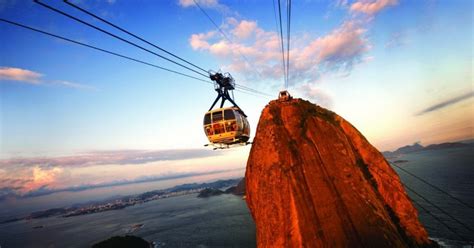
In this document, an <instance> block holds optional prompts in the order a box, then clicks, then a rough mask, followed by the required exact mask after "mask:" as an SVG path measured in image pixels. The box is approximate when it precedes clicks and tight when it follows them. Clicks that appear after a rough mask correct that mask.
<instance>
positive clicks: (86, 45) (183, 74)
mask: <svg viewBox="0 0 474 248" xmlns="http://www.w3.org/2000/svg"><path fill="white" fill-rule="evenodd" d="M0 21H2V22H5V23H9V24H11V25H15V26H18V27H22V28H24V29H28V30H31V31H34V32H37V33H42V34H45V35H48V36H51V37H54V38H57V39H61V40H64V41H68V42H71V43H74V44H77V45H80V46H84V47H88V48H91V49H94V50H97V51H101V52H104V53H108V54H111V55H114V56H117V57H120V58H124V59H127V60H131V61H135V62H137V63H141V64H144V65H148V66H151V67H155V68H158V69H160V70H164V71H168V72H171V73H175V74H179V75H181V76H185V77H188V78H192V79H196V80H199V81H201V82H205V83H209V84H212V82H210V81H206V80H204V79H201V78H197V77H194V76H191V75H187V74H185V73H181V72H178V71H175V70H171V69H168V68H165V67H161V66H158V65H154V64H151V63H148V62H145V61H143V60H139V59H135V58H132V57H128V56H126V55H122V54H119V53H116V52H112V51H109V50H106V49H103V48H99V47H96V46H92V45H88V44H85V43H82V42H79V41H76V40H72V39H69V38H66V37H63V36H59V35H56V34H52V33H49V32H46V31H43V30H39V29H36V28H33V27H29V26H26V25H23V24H20V23H17V22H14V21H9V20H6V19H3V18H0Z"/></svg>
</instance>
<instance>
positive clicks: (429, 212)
mask: <svg viewBox="0 0 474 248" xmlns="http://www.w3.org/2000/svg"><path fill="white" fill-rule="evenodd" d="M371 168H372V169H376V170H377V171H379V172H382V173H384V174H385V175H387V176H388V177H389V178H390V182H389V183H390V184H392V185H393V186H395V188H397V187H398V186H396V185H394V184H393V183H392V181H393V180H395V181H399V182H400V184H402V185H403V186H404V187H405V188H407V189H408V190H409V191H411V192H413V193H414V194H415V195H417V196H418V197H420V198H421V199H423V200H425V201H426V202H427V203H429V204H430V205H431V206H434V207H435V208H437V209H438V210H440V211H441V212H443V213H445V214H446V212H445V211H444V210H442V209H440V208H439V207H438V206H437V205H436V204H434V203H433V202H431V201H430V200H428V199H426V198H425V197H423V196H422V195H421V194H419V193H418V192H416V191H415V190H414V189H412V188H410V187H408V186H407V185H406V184H404V183H403V182H402V181H401V180H399V179H398V178H397V179H394V177H393V176H392V175H390V174H388V172H386V171H385V170H382V169H380V168H378V167H371ZM399 192H401V193H404V192H402V191H399ZM412 201H413V202H414V203H415V204H416V205H418V206H419V207H420V208H421V209H422V210H424V211H425V212H426V213H427V214H429V215H430V216H431V217H433V218H434V219H435V220H437V221H438V222H440V223H441V224H443V226H445V227H446V228H447V229H448V230H449V231H451V232H452V233H454V234H455V235H457V236H458V237H459V238H461V239H462V240H463V241H465V242H468V243H469V242H470V241H469V240H468V239H467V238H466V237H464V236H462V235H461V234H459V233H458V232H457V231H455V230H454V229H453V228H452V227H450V226H449V225H448V224H447V223H446V222H444V221H443V220H442V219H441V218H439V217H438V216H436V215H434V213H432V212H431V211H429V210H428V209H426V208H425V207H423V206H422V205H421V204H420V203H419V202H416V201H415V200H413V199H412ZM446 215H448V216H451V215H450V214H446ZM451 217H452V216H451ZM452 218H454V217H452ZM454 219H455V218H454ZM456 222H458V221H456ZM458 223H459V222H458ZM460 224H461V225H462V226H464V227H466V226H465V224H463V223H460ZM467 229H469V230H471V229H470V228H469V227H468V228H467Z"/></svg>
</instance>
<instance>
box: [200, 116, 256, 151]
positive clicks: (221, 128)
mask: <svg viewBox="0 0 474 248" xmlns="http://www.w3.org/2000/svg"><path fill="white" fill-rule="evenodd" d="M204 133H205V134H206V136H207V138H208V139H209V142H211V144H219V145H233V144H241V143H247V141H248V140H249V137H250V125H249V122H248V121H247V118H245V116H244V115H243V114H242V113H241V112H240V109H239V108H237V107H226V108H219V109H213V110H210V111H208V112H207V113H206V114H205V115H204Z"/></svg>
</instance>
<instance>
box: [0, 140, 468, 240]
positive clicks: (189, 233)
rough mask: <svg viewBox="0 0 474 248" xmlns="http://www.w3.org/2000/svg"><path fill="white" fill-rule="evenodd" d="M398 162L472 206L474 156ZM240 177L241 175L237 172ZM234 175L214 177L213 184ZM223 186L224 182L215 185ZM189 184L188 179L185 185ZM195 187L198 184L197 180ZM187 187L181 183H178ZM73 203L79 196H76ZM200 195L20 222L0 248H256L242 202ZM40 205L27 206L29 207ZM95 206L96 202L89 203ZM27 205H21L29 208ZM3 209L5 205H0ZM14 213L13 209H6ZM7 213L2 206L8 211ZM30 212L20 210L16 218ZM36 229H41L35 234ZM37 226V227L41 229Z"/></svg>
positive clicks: (463, 211)
mask: <svg viewBox="0 0 474 248" xmlns="http://www.w3.org/2000/svg"><path fill="white" fill-rule="evenodd" d="M397 160H406V161H405V162H403V163H398V164H397V165H398V166H400V167H402V168H404V169H405V170H407V171H410V172H412V173H414V174H416V175H417V176H419V177H421V178H423V179H425V180H426V181H428V182H430V183H432V184H434V185H436V186H438V187H440V188H442V189H443V190H445V191H447V192H448V193H450V194H452V195H453V196H455V197H457V198H460V199H461V200H463V201H464V202H466V203H468V204H470V205H474V190H473V189H474V180H473V178H474V153H473V151H472V148H451V149H444V150H436V151H423V152H417V153H410V154H406V155H402V156H400V157H398V158H397ZM395 170H396V171H397V172H398V174H399V175H400V178H401V179H402V181H403V183H404V184H406V185H407V186H409V187H410V188H413V189H414V190H415V191H416V192H417V193H419V194H421V195H422V196H423V197H425V198H427V199H428V200H429V201H431V202H433V203H435V204H436V205H437V206H439V207H440V208H442V209H443V210H445V211H447V212H448V213H449V214H450V215H452V216H453V217H455V218H456V219H458V220H460V221H462V222H463V223H465V224H466V225H468V226H474V211H472V209H469V208H467V207H465V206H463V205H461V204H459V203H458V202H456V201H455V200H453V199H451V198H449V197H448V196H445V195H444V194H443V193H440V192H438V191H437V190H435V189H433V188H431V187H429V186H427V185H425V184H423V183H421V182H420V181H419V180H417V179H414V178H413V177H411V176H410V175H408V174H406V173H405V172H403V171H400V170H399V169H397V168H395ZM240 173H241V174H242V175H243V171H242V172H240ZM219 176H221V177H230V176H235V175H216V177H219ZM216 179H220V178H216ZM183 180H184V179H183ZM187 180H189V181H188V182H198V181H203V180H205V181H209V180H213V178H188V179H187ZM193 180H194V181H193ZM180 183H184V181H183V182H179V183H175V184H180ZM171 184H173V182H160V184H153V183H151V184H150V183H148V184H145V185H138V186H137V185H126V186H121V187H122V188H120V191H117V188H115V189H114V190H111V189H96V190H93V191H91V192H87V191H84V192H74V193H71V194H78V195H75V197H76V198H74V197H72V198H71V196H68V195H67V192H62V193H60V194H58V195H54V194H53V195H49V196H42V197H48V199H56V200H55V201H54V205H60V204H65V203H70V202H71V201H72V200H71V199H79V198H77V196H80V199H83V200H85V199H88V195H90V196H91V197H90V198H93V199H100V198H101V197H102V198H106V197H110V196H112V195H114V194H116V192H121V193H123V194H125V193H140V192H144V191H148V190H151V189H153V187H158V188H163V187H165V186H166V187H168V186H173V185H171ZM409 195H410V197H411V198H412V199H413V200H414V201H416V202H417V203H419V204H420V205H421V206H422V207H424V208H426V209H428V210H429V211H431V212H432V213H433V214H435V215H436V216H439V218H440V219H441V220H443V221H444V222H446V223H447V224H448V225H449V226H450V227H452V229H453V230H455V231H456V232H457V234H455V233H453V232H451V231H450V230H449V229H447V228H445V227H444V226H443V225H442V224H439V223H438V222H437V221H436V220H435V219H433V218H432V217H431V216H430V215H428V214H426V213H425V212H424V211H423V210H422V209H419V217H420V220H421V222H422V223H423V224H424V225H425V227H426V228H427V230H428V232H429V236H430V237H431V238H432V239H434V240H436V241H438V242H439V243H440V244H441V245H442V246H445V247H470V246H468V244H467V243H466V242H465V241H463V240H462V239H461V238H460V237H459V235H461V236H462V237H465V238H467V239H468V240H470V241H473V240H474V233H472V232H471V231H469V230H467V229H466V228H464V227H463V226H462V225H460V224H459V223H457V222H456V221H453V220H451V219H450V218H449V217H448V216H445V215H444V214H443V213H442V212H441V211H439V210H438V209H436V208H434V207H432V206H430V205H429V204H428V203H427V202H425V201H424V200H423V199H421V198H420V197H418V196H417V195H414V194H412V193H410V192H409ZM73 196H74V195H73ZM196 196H197V195H196V194H190V195H185V196H178V197H172V198H166V199H160V200H156V201H151V202H147V203H144V204H141V205H135V206H132V207H128V208H125V209H121V210H113V211H108V212H101V213H95V214H90V215H82V216H75V217H69V218H62V217H50V218H44V219H35V220H22V221H18V222H12V223H6V224H1V225H0V247H1V248H10V247H15V248H16V247H90V246H91V245H92V244H94V243H96V242H99V241H101V240H104V239H107V238H109V237H112V236H115V235H125V234H132V235H136V236H140V237H142V238H144V239H146V240H148V241H154V242H155V243H156V244H157V245H156V246H157V247H255V245H256V243H255V242H256V241H255V226H254V224H253V220H252V218H251V216H250V213H249V211H248V209H247V206H246V203H245V201H244V200H243V199H242V198H241V197H239V196H235V195H228V194H226V195H220V196H214V197H210V198H198V197H196ZM39 200H40V199H30V200H28V199H26V200H25V202H28V201H30V202H32V203H34V202H35V201H39ZM88 200H91V199H88ZM25 202H22V203H25ZM2 204H4V203H2ZM9 204H10V205H8V206H9V207H12V206H13V205H12V204H13V203H9ZM4 206H5V205H4ZM30 208H32V207H28V206H23V207H21V208H20V209H19V210H18V211H20V212H22V211H26V210H25V209H30ZM13 212H15V211H14V209H11V208H10V209H8V210H6V209H3V210H0V213H3V215H4V217H5V214H11V213H13ZM35 227H36V228H35ZM38 227H40V228H38Z"/></svg>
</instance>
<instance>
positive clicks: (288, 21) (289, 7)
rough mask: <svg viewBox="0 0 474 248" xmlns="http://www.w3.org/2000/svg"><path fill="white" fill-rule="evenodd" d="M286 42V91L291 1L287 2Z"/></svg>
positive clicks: (288, 77) (288, 65) (288, 71)
mask: <svg viewBox="0 0 474 248" xmlns="http://www.w3.org/2000/svg"><path fill="white" fill-rule="evenodd" d="M286 5H287V25H286V30H287V42H286V45H287V46H286V48H287V49H286V86H285V88H286V89H288V84H289V81H290V38H291V35H290V30H291V0H287V2H286Z"/></svg>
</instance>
